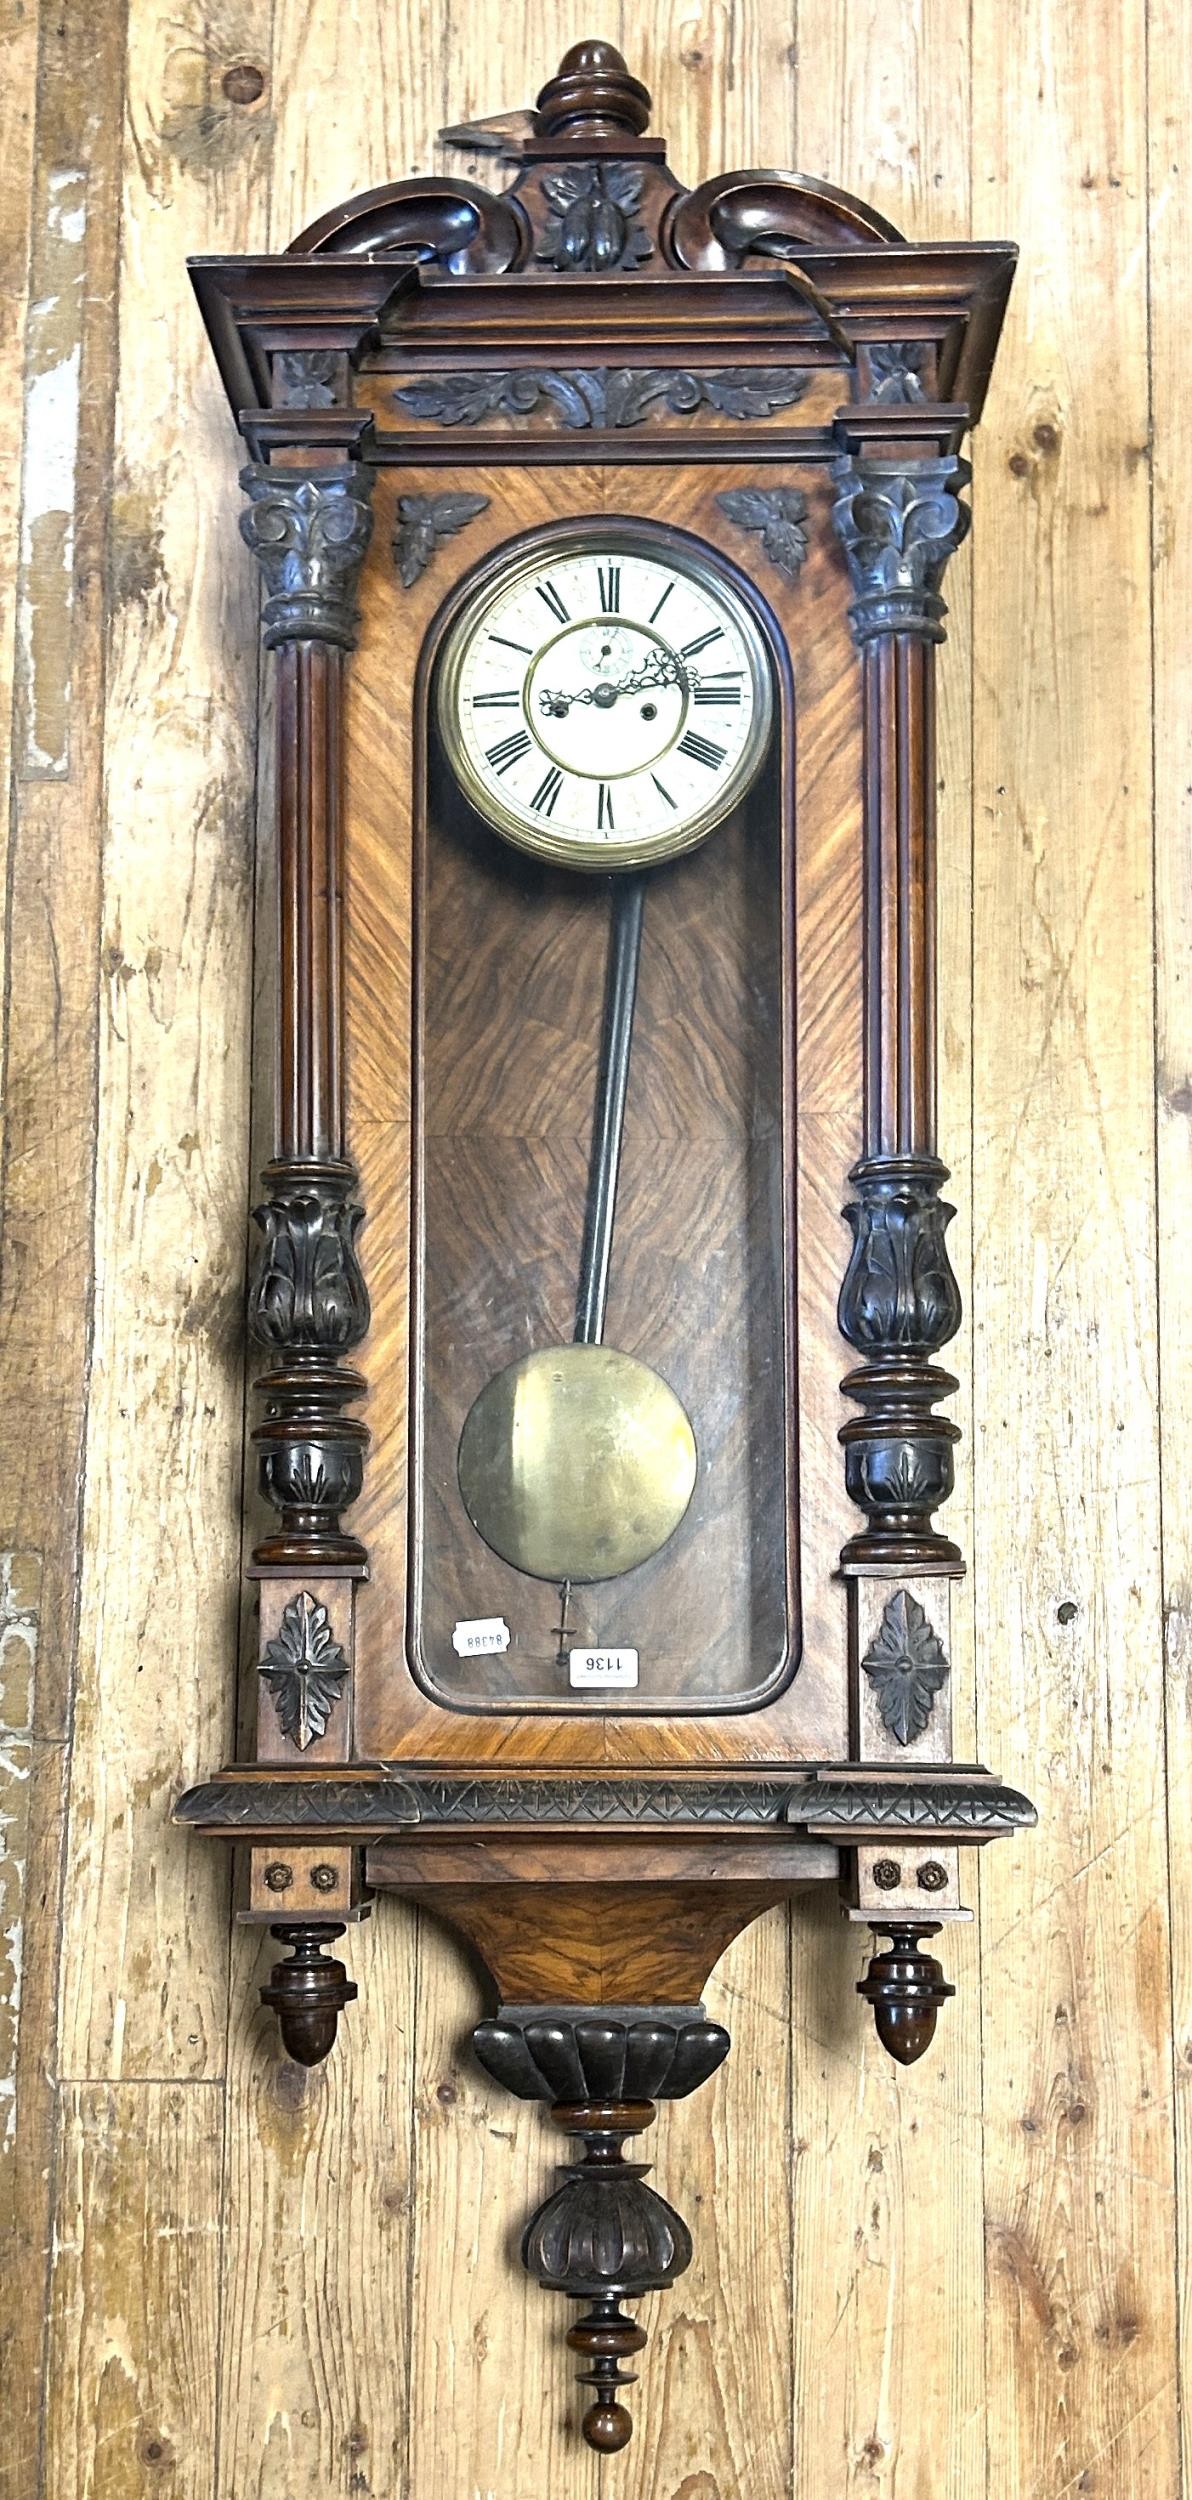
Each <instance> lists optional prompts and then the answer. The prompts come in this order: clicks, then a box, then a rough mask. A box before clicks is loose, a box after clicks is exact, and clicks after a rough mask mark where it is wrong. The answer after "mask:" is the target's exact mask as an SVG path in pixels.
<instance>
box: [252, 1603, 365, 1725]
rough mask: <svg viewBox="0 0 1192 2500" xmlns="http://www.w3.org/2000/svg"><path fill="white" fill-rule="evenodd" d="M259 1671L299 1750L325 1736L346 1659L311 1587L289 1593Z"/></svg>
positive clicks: (343, 1677)
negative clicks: (295, 1592) (310, 1589)
mask: <svg viewBox="0 0 1192 2500" xmlns="http://www.w3.org/2000/svg"><path fill="white" fill-rule="evenodd" d="M257 1673H258V1675H259V1676H260V1678H261V1681H262V1683H263V1684H265V1685H267V1687H268V1689H269V1692H270V1694H271V1696H272V1700H273V1707H274V1710H275V1711H276V1713H277V1723H278V1726H279V1727H280V1729H281V1732H282V1735H283V1736H286V1737H288V1738H289V1740H290V1742H291V1744H293V1745H296V1746H297V1747H298V1750H299V1752H300V1753H303V1752H305V1750H306V1747H307V1746H308V1745H310V1744H313V1743H314V1741H315V1739H316V1737H319V1736H322V1734H323V1733H324V1730H325V1729H326V1727H327V1723H328V1721H329V1719H330V1718H331V1715H332V1712H333V1711H334V1710H335V1708H336V1705H337V1704H338V1702H339V1701H340V1700H341V1699H342V1697H343V1688H344V1685H345V1684H346V1683H347V1680H348V1662H347V1659H346V1658H345V1656H344V1653H343V1651H342V1649H341V1648H340V1645H339V1642H338V1641H337V1640H336V1639H335V1638H334V1636H333V1634H332V1631H331V1626H330V1624H329V1622H328V1620H327V1609H326V1607H325V1606H320V1605H319V1603H318V1601H317V1599H316V1598H314V1597H312V1596H311V1594H310V1592H309V1590H307V1589H300V1590H299V1592H298V1595H297V1596H296V1597H292V1598H291V1599H290V1602H289V1605H288V1606H287V1607H286V1608H285V1611H284V1613H283V1615H282V1618H281V1622H280V1624H279V1625H278V1628H277V1631H276V1632H275V1633H274V1636H273V1639H272V1640H271V1641H267V1642H266V1644H265V1648H264V1651H263V1653H262V1657H261V1662H260V1665H259V1667H258V1669H257Z"/></svg>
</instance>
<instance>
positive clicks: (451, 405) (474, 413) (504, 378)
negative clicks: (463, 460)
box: [393, 373, 538, 425]
mask: <svg viewBox="0 0 1192 2500" xmlns="http://www.w3.org/2000/svg"><path fill="white" fill-rule="evenodd" d="M511 378H512V377H511V376H510V375H509V374H508V373H449V374H447V375H445V376H444V378H443V380H442V381H437V380H436V381H432V382H408V383H407V384H406V386H405V388H404V389H403V390H400V391H395V392H394V394H393V396H394V398H395V399H396V400H399V401H400V403H401V406H402V407H403V408H408V409H409V412H410V415H411V416H412V417H433V418H434V420H435V422H436V424H438V425H479V423H480V420H481V418H482V417H491V416H495V414H496V412H497V410H498V409H499V408H501V407H502V406H503V405H504V401H505V393H506V391H507V389H508V387H509V383H510V380H511ZM537 396H538V394H537V391H535V394H534V399H536V398H537ZM533 405H534V400H533V399H532V400H531V401H530V406H531V407H533Z"/></svg>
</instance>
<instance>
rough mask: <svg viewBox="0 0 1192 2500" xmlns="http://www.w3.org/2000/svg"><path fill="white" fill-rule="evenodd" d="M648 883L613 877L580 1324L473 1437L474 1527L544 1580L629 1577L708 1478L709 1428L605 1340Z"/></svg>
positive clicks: (522, 1375)
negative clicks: (705, 1442) (702, 1446)
mask: <svg viewBox="0 0 1192 2500" xmlns="http://www.w3.org/2000/svg"><path fill="white" fill-rule="evenodd" d="M644 899H645V881H644V878H643V877H642V876H640V875H638V876H625V877H620V878H618V879H617V881H616V883H615V885H614V888H613V906H612V923H611V929H610V935H609V952H608V971H607V975H606V979H605V994H604V1022H603V1030H602V1034H601V1046H600V1073H599V1078H598V1082H597V1090H596V1117H595V1121H594V1125H593V1131H592V1153H591V1162H590V1168H589V1175H588V1195H587V1205H586V1210H585V1217H584V1237H583V1250H582V1254H581V1259H580V1283H579V1293H578V1296H577V1302H576V1317H575V1334H574V1338H573V1340H572V1343H571V1344H570V1345H555V1346H546V1347H543V1348H542V1349H540V1350H539V1351H538V1352H537V1353H534V1354H525V1355H522V1356H521V1358H520V1360H519V1361H518V1362H516V1363H510V1364H509V1365H508V1367H507V1368H506V1369H505V1370H504V1371H501V1372H498V1373H497V1374H496V1376H495V1378H493V1379H492V1380H490V1381H489V1382H488V1383H487V1385H486V1387H485V1388H483V1389H482V1390H481V1392H480V1395H479V1397H478V1398H477V1399H476V1401H475V1404H474V1405H473V1406H472V1408H471V1410H470V1412H469V1414H468V1417H467V1419H466V1421H465V1424H464V1428H463V1432H462V1433H461V1435H460V1444H459V1460H458V1466H459V1485H460V1492H461V1493H462V1495H463V1501H464V1508H465V1509H466V1511H467V1513H468V1517H469V1518H470V1520H471V1522H472V1525H473V1527H474V1528H476V1529H477V1530H478V1531H479V1533H480V1535H481V1536H482V1537H483V1538H484V1541H485V1543H486V1545H491V1546H492V1548H493V1551H494V1553H497V1554H500V1556H501V1557H502V1560H503V1561H505V1562H508V1563H512V1564H513V1566H514V1569H515V1570H517V1571H524V1572H526V1573H528V1574H529V1576H530V1577H531V1578H532V1579H536V1580H557V1581H559V1582H560V1583H563V1582H567V1581H570V1582H571V1583H572V1584H573V1585H577V1586H582V1585H583V1584H584V1583H585V1582H588V1581H592V1580H612V1579H616V1578H617V1577H618V1576H619V1575H620V1573H621V1572H623V1571H632V1570H633V1568H634V1566H635V1564H637V1563H643V1562H646V1561H647V1560H648V1559H649V1557H650V1555H651V1554H656V1553H657V1552H658V1549H659V1547H660V1546H662V1545H665V1543H666V1541H667V1538H668V1537H670V1536H673V1535H674V1532H675V1529H676V1528H677V1527H678V1525H679V1522H680V1520H681V1519H682V1517H683V1515H684V1513H685V1511H686V1509H687V1505H688V1503H689V1502H690V1500H691V1496H692V1493H693V1491H694V1489H695V1478H696V1468H697V1464H698V1459H697V1452H696V1444H695V1433H694V1431H693V1430H692V1426H691V1419H690V1417H689V1416H688V1414H687V1411H686V1409H685V1407H684V1406H682V1405H681V1403H680V1401H679V1399H678V1398H677V1397H676V1396H675V1393H674V1390H673V1389H671V1388H669V1387H668V1385H667V1383H666V1381H665V1380H663V1379H661V1378H660V1376H659V1374H658V1373H657V1372H656V1371H652V1370H651V1369H650V1366H649V1364H648V1363H641V1362H639V1361H638V1360H637V1358H636V1357H635V1356H634V1355H631V1354H619V1353H618V1352H617V1351H616V1349H615V1347H613V1346H606V1345H605V1344H604V1341H603V1340H604V1319H605V1308H606V1304H607V1300H608V1275H609V1262H610V1258H611V1253H612V1238H613V1224H614V1220H615V1216H616V1203H617V1176H618V1171H619V1168H620V1160H621V1141H622V1136H623V1133H624V1126H625V1096H626V1092H627V1089H628V1083H629V1058H630V1049H631V1044H632V1039H633V1010H634V1002H635V998H636V994H637V968H638V960H639V957H640V954H641V932H642V906H643V902H644Z"/></svg>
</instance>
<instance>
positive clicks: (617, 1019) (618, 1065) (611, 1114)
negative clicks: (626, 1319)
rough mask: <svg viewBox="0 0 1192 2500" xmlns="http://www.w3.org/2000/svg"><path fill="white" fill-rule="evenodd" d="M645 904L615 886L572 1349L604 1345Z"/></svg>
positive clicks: (640, 884) (634, 880)
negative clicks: (577, 1346)
mask: <svg viewBox="0 0 1192 2500" xmlns="http://www.w3.org/2000/svg"><path fill="white" fill-rule="evenodd" d="M645 898H646V880H645V877H644V876H642V875H638V876H627V877H624V876H623V877H616V878H614V880H613V891H612V916H611V921H610V926H609V937H608V968H607V971H606V973H605V980H604V1024H603V1029H602V1031H601V1036H600V1069H599V1074H598V1076H597V1080H596V1113H595V1118H594V1120H593V1123H592V1153H591V1160H590V1162H589V1165H588V1197H587V1204H586V1206H585V1209H584V1237H583V1248H582V1250H581V1253H580V1267H579V1292H578V1295H577V1297H576V1305H575V1343H576V1344H577V1345H601V1344H603V1342H604V1318H605V1310H606V1306H607V1303H608V1275H609V1266H610V1262H611V1259H612V1248H613V1225H614V1223H615V1222H616V1214H617V1176H618V1174H619V1171H620V1168H621V1144H622V1140H623V1137H624V1134H625V1097H626V1094H627V1092H628V1089H629V1054H630V1051H631V1049H632V1046H633V1009H634V1002H635V1000H636V997H637V968H638V963H639V961H640V959H641V947H642V907H643V905H644V903H645Z"/></svg>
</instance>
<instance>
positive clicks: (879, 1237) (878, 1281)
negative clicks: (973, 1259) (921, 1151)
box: [838, 1156, 961, 1354]
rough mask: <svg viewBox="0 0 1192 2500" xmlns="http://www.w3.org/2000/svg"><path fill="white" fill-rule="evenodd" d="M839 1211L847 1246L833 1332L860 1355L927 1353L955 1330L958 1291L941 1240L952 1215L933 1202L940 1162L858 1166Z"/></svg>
mask: <svg viewBox="0 0 1192 2500" xmlns="http://www.w3.org/2000/svg"><path fill="white" fill-rule="evenodd" d="M852 1179H853V1181H854V1183H855V1184H856V1189H857V1195H856V1197H855V1198H854V1199H850V1201H849V1204H848V1205H847V1206H846V1208H845V1210H844V1212H845V1216H846V1218H847V1221H848V1222H849V1224H850V1225H851V1226H852V1232H853V1247H852V1253H851V1256H850V1258H849V1263H848V1267H847V1269H846V1271H845V1276H844V1282H843V1284H842V1286H841V1289H840V1308H839V1314H838V1316H839V1323H840V1333H841V1335H842V1336H843V1337H847V1339H848V1342H849V1344H850V1345H852V1346H856V1347H857V1348H858V1350H859V1351H863V1352H865V1353H867V1354H873V1353H883V1354H933V1353H935V1352H936V1351H937V1349H938V1348H939V1347H940V1346H942V1345H946V1344H947V1342H948V1339H949V1338H950V1337H954V1336H955V1334H956V1331H957V1329H958V1328H959V1326H960V1320H961V1307H960V1290H959V1287H958V1285H957V1283H956V1278H955V1276H954V1275H953V1273H952V1266H951V1262H950V1260H949V1258H948V1251H947V1245H946V1243H945V1240H944V1234H945V1232H946V1230H947V1227H948V1225H949V1224H950V1223H951V1221H952V1217H953V1216H954V1214H955V1212H956V1210H955V1208H954V1207H951V1206H949V1205H948V1204H947V1201H946V1200H945V1199H942V1198H941V1197H940V1195H939V1190H940V1184H941V1182H943V1181H945V1180H946V1179H947V1173H946V1171H945V1168H944V1166H943V1164H942V1163H935V1162H933V1161H928V1159H927V1158H926V1157H922V1158H918V1159H916V1160H913V1161H912V1159H911V1158H910V1157H909V1156H908V1157H904V1158H901V1159H897V1160H896V1159H894V1158H893V1157H891V1158H888V1159H887V1160H885V1161H883V1162H876V1161H875V1162H873V1163H868V1164H858V1165H857V1166H856V1168H855V1170H854V1172H853V1174H852Z"/></svg>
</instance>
